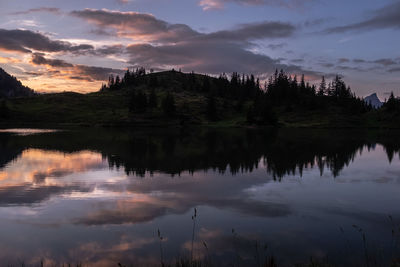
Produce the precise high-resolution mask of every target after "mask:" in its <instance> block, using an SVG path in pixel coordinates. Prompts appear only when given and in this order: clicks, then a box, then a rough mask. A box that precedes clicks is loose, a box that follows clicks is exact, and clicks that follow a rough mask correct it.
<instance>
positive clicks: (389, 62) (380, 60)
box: [373, 58, 396, 66]
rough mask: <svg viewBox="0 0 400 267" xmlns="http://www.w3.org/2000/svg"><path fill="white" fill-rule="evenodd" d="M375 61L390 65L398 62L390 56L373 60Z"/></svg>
mask: <svg viewBox="0 0 400 267" xmlns="http://www.w3.org/2000/svg"><path fill="white" fill-rule="evenodd" d="M373 63H377V64H381V65H384V66H390V65H395V64H396V62H395V61H394V60H393V59H390V58H382V59H378V60H375V61H373Z"/></svg>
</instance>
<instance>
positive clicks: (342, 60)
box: [338, 58, 350, 63]
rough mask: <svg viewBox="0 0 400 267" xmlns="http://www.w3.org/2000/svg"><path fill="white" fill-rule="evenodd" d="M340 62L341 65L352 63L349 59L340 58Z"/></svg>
mask: <svg viewBox="0 0 400 267" xmlns="http://www.w3.org/2000/svg"><path fill="white" fill-rule="evenodd" d="M338 62H339V63H347V62H350V59H348V58H339V60H338Z"/></svg>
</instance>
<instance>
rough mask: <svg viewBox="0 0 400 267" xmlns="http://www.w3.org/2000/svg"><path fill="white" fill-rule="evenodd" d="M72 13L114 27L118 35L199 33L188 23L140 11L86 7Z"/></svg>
mask: <svg viewBox="0 0 400 267" xmlns="http://www.w3.org/2000/svg"><path fill="white" fill-rule="evenodd" d="M70 14H71V15H72V16H75V17H78V18H81V19H84V20H86V21H87V22H89V23H91V24H94V25H96V26H98V27H100V28H104V27H106V28H112V29H114V30H116V31H117V35H118V36H123V37H131V38H132V39H136V40H142V41H155V40H157V41H162V40H164V41H168V40H176V39H182V38H184V39H186V38H188V37H191V36H193V35H197V34H198V33H197V32H195V31H194V30H192V29H191V28H190V27H189V26H187V25H184V24H170V23H167V22H165V21H163V20H159V19H157V18H155V17H154V16H153V15H150V14H144V13H138V12H120V11H111V10H107V9H102V10H95V9H85V10H82V11H72V12H71V13H70ZM103 30H104V29H103Z"/></svg>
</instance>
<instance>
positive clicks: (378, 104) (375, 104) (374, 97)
mask: <svg viewBox="0 0 400 267" xmlns="http://www.w3.org/2000/svg"><path fill="white" fill-rule="evenodd" d="M364 101H365V102H366V103H368V104H371V105H372V106H373V107H374V108H380V107H382V105H383V103H382V102H381V100H379V98H378V96H377V95H376V93H373V94H372V95H370V96H367V97H366V98H364Z"/></svg>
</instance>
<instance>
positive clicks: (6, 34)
mask: <svg viewBox="0 0 400 267" xmlns="http://www.w3.org/2000/svg"><path fill="white" fill-rule="evenodd" d="M90 49H93V46H92V45H88V44H81V45H73V44H71V43H69V42H63V41H57V40H51V39H50V38H48V37H47V36H45V35H43V34H41V33H38V32H32V31H29V30H6V29H0V50H5V51H15V52H22V53H31V52H32V50H35V51H41V52H73V53H77V52H82V51H87V50H90Z"/></svg>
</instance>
